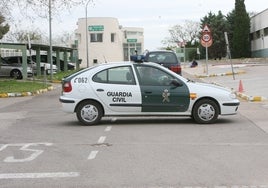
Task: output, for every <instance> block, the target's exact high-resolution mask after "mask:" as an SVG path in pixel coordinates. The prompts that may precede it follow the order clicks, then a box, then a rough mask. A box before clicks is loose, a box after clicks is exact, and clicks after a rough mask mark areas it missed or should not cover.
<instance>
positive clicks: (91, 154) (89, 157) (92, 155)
mask: <svg viewBox="0 0 268 188" xmlns="http://www.w3.org/2000/svg"><path fill="white" fill-rule="evenodd" d="M98 152H99V151H91V152H90V154H89V156H88V158H87V159H88V160H92V159H95V158H96V156H97V154H98Z"/></svg>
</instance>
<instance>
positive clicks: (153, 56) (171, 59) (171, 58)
mask: <svg viewBox="0 0 268 188" xmlns="http://www.w3.org/2000/svg"><path fill="white" fill-rule="evenodd" d="M144 61H145V62H154V63H157V64H160V65H163V66H164V67H166V68H168V69H170V70H172V71H173V72H176V73H177V74H179V75H181V64H180V62H179V59H178V57H177V55H176V53H175V52H173V51H168V50H159V51H149V52H147V53H146V54H145V55H144Z"/></svg>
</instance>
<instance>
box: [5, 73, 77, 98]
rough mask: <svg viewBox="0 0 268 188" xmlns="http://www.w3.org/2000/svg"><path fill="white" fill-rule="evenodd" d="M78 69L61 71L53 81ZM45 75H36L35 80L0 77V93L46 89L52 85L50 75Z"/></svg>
mask: <svg viewBox="0 0 268 188" xmlns="http://www.w3.org/2000/svg"><path fill="white" fill-rule="evenodd" d="M74 72H76V71H67V72H60V73H57V74H54V75H53V81H58V82H61V80H62V78H64V77H66V76H68V75H70V74H72V73H74ZM46 77H47V78H46V79H47V81H44V80H45V79H44V77H43V76H40V77H34V80H35V81H28V80H14V79H0V94H1V93H21V92H35V91H37V90H40V89H45V88H48V87H49V86H51V84H50V81H51V80H50V78H51V77H50V75H47V76H46Z"/></svg>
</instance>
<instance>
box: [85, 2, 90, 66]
mask: <svg viewBox="0 0 268 188" xmlns="http://www.w3.org/2000/svg"><path fill="white" fill-rule="evenodd" d="M90 1H91V0H88V1H87V3H86V54H87V67H89V61H88V25H87V5H88V3H89V2H90Z"/></svg>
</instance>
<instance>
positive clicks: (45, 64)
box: [32, 55, 58, 74]
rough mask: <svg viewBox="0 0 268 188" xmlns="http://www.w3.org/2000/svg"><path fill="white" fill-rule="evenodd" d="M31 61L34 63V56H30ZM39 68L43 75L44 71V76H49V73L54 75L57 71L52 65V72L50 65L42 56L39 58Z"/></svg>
mask: <svg viewBox="0 0 268 188" xmlns="http://www.w3.org/2000/svg"><path fill="white" fill-rule="evenodd" d="M32 60H33V61H34V62H36V55H32ZM40 67H41V72H42V73H43V72H44V71H46V74H50V73H51V72H53V74H55V73H57V71H58V67H57V66H56V65H53V64H52V70H51V65H50V63H48V61H47V59H46V58H44V56H43V55H41V56H40Z"/></svg>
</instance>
